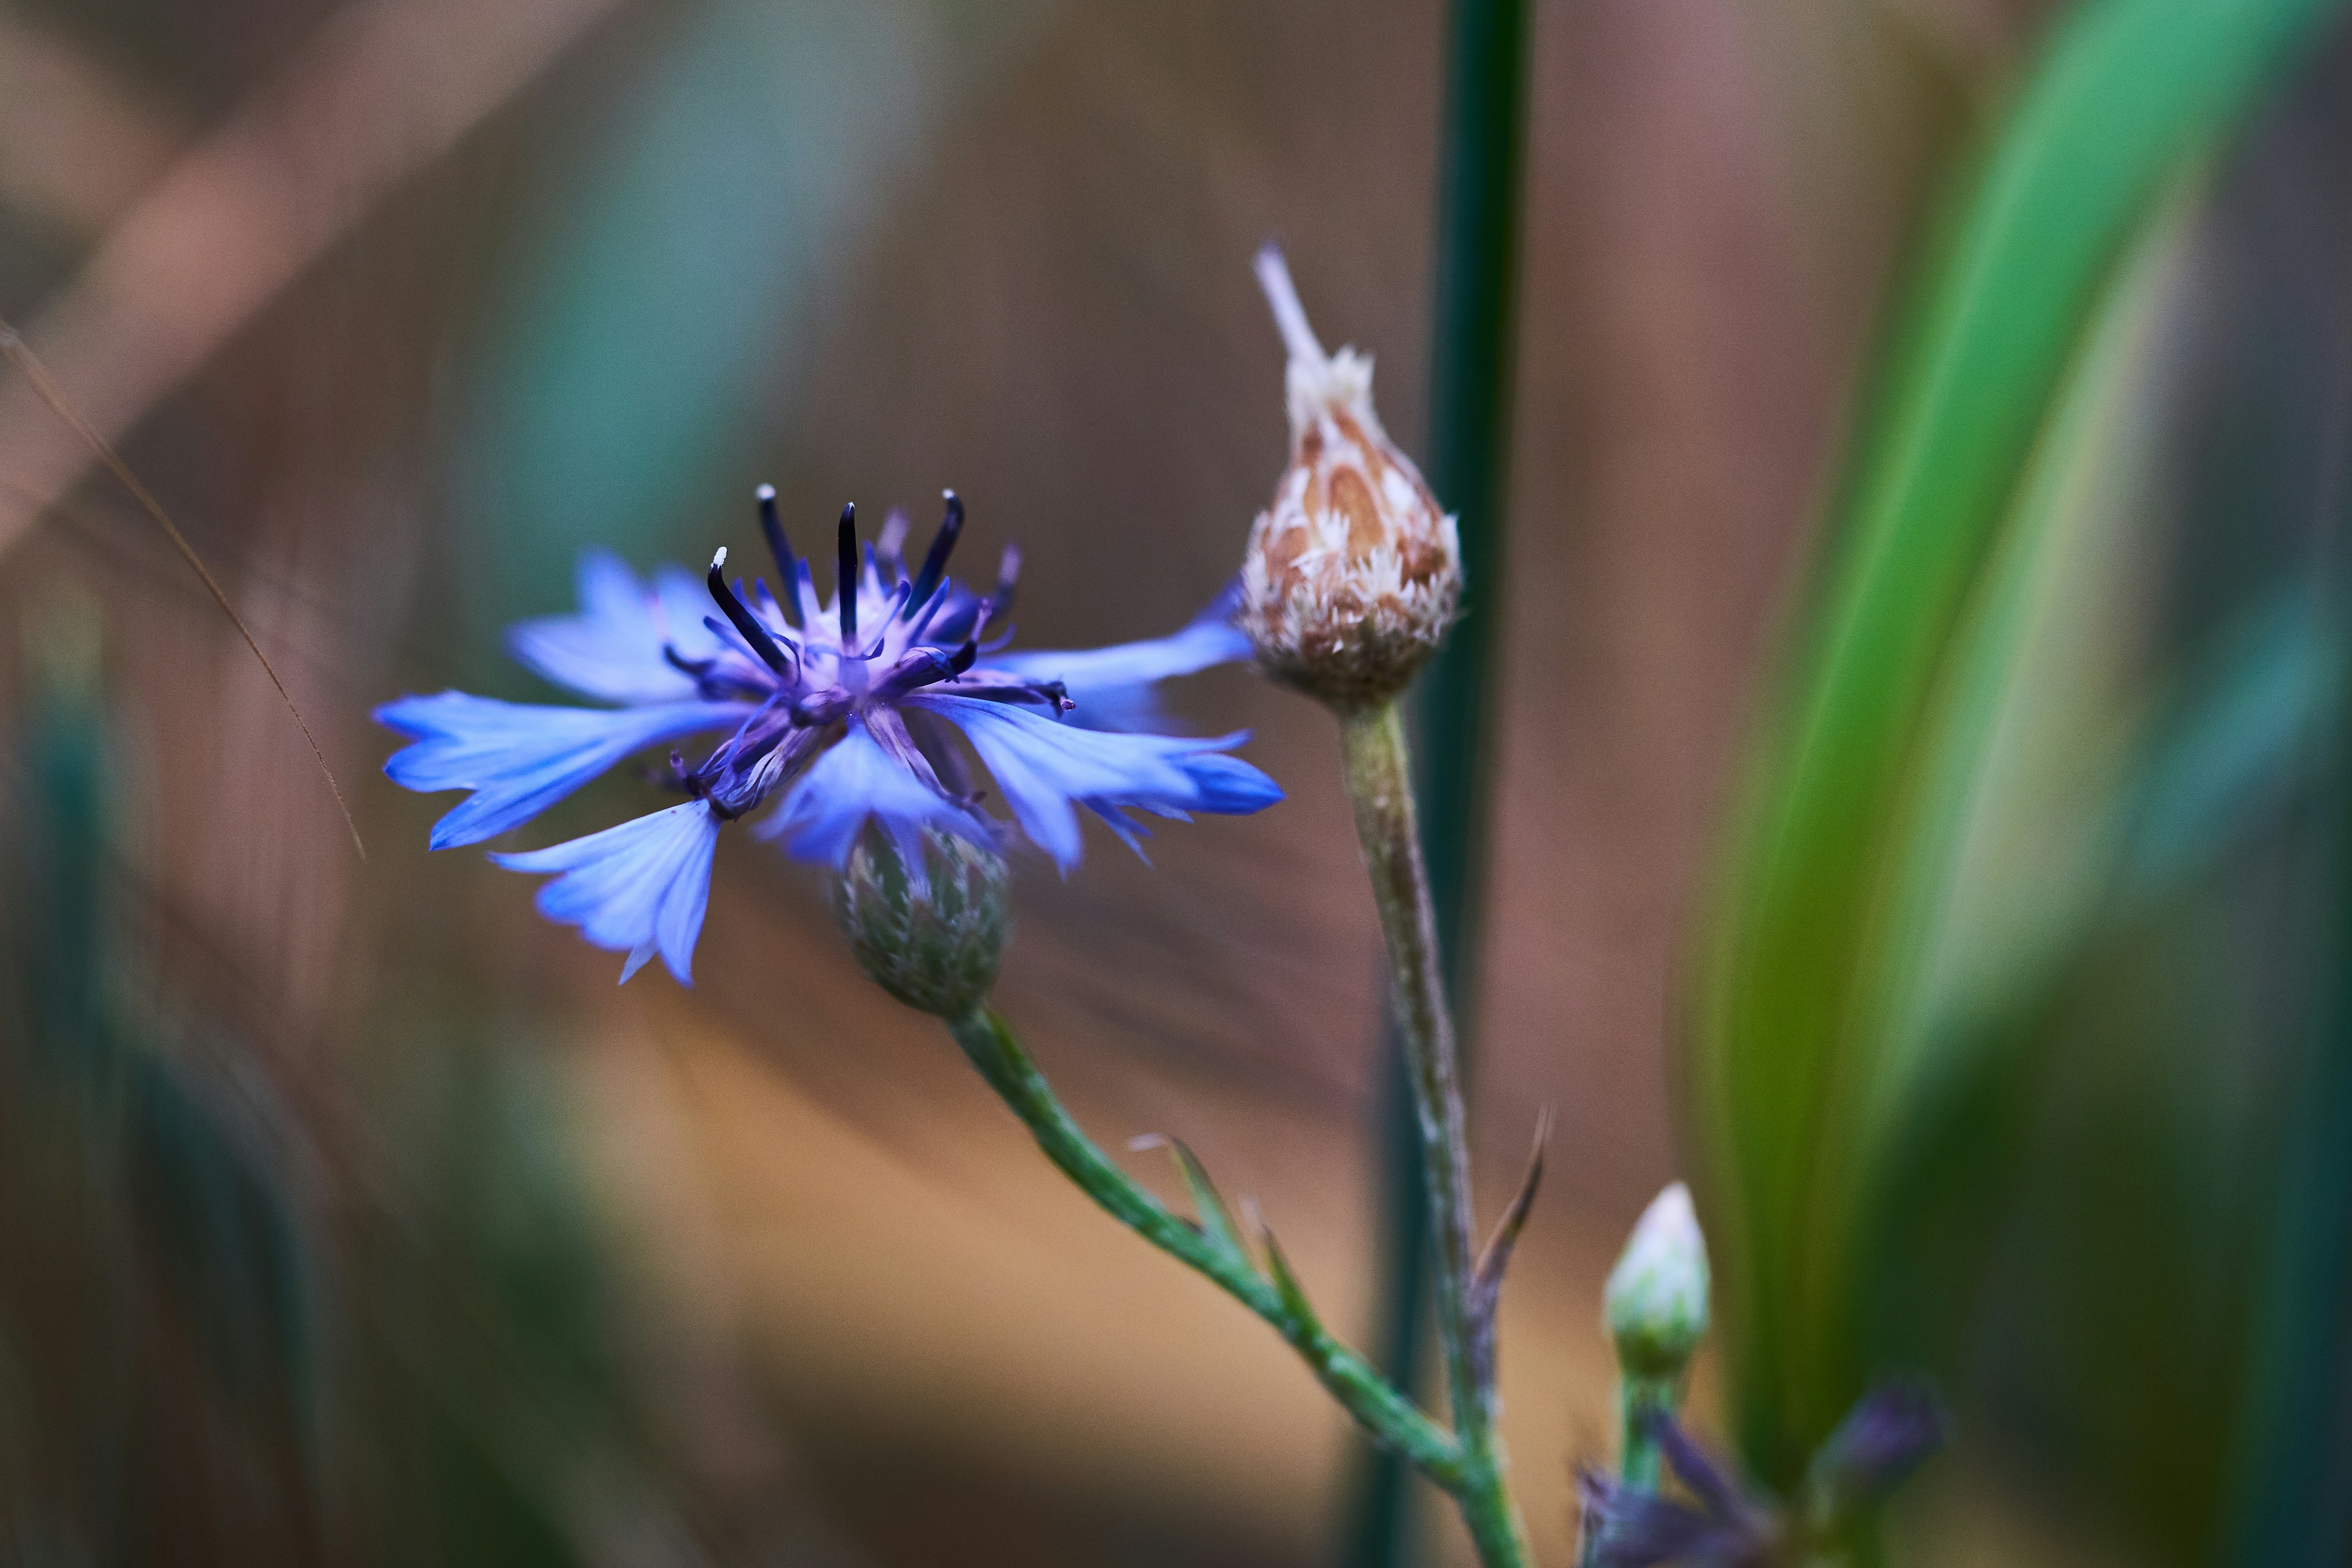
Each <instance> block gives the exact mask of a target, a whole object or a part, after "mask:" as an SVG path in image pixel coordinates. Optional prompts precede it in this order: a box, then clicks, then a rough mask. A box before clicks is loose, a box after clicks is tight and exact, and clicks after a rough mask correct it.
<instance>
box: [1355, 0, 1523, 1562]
mask: <svg viewBox="0 0 2352 1568" xmlns="http://www.w3.org/2000/svg"><path fill="white" fill-rule="evenodd" d="M1527 76H1528V3H1527V0H1455V4H1454V7H1453V18H1452V22H1451V36H1450V42H1449V47H1448V54H1447V64H1446V82H1445V106H1444V116H1445V120H1444V147H1443V149H1442V151H1441V154H1440V157H1441V162H1440V165H1439V180H1440V186H1439V191H1438V203H1437V206H1438V220H1437V221H1438V228H1437V262H1436V268H1437V286H1436V300H1435V306H1436V309H1435V326H1434V331H1433V333H1432V341H1431V345H1430V362H1431V392H1430V414H1429V421H1430V430H1429V445H1428V452H1429V468H1428V472H1429V480H1430V484H1431V487H1432V488H1433V489H1434V490H1435V492H1436V494H1437V498H1438V501H1439V504H1440V505H1442V506H1444V507H1447V508H1450V509H1451V510H1453V511H1454V513H1455V515H1456V516H1457V517H1458V518H1459V520H1460V528H1461V538H1462V565H1463V574H1464V577H1465V580H1466V581H1467V583H1468V584H1469V592H1470V595H1471V598H1470V601H1469V604H1468V606H1467V609H1466V613H1465V616H1464V617H1463V620H1462V624H1461V625H1459V626H1456V627H1454V632H1453V635H1452V636H1451V637H1449V638H1448V639H1447V641H1446V644H1445V646H1444V648H1443V649H1442V650H1440V652H1439V653H1438V655H1437V658H1436V659H1435V660H1434V661H1433V663H1432V664H1431V665H1430V667H1429V668H1428V669H1427V670H1426V671H1424V672H1423V675H1422V677H1421V682H1420V685H1419V687H1418V697H1417V700H1416V707H1417V712H1416V714H1415V719H1416V727H1417V730H1418V732H1419V736H1420V746H1419V751H1420V755H1421V770H1420V777H1419V779H1418V781H1417V782H1418V784H1419V796H1420V816H1421V822H1422V849H1423V856H1424V858H1426V861H1427V864H1428V872H1429V881H1430V890H1431V895H1432V898H1433V902H1434V905H1435V911H1436V921H1437V937H1438V943H1439V948H1440V952H1441V953H1442V954H1443V962H1444V979H1445V986H1446V993H1447V994H1448V995H1450V996H1451V997H1452V998H1453V999H1454V1013H1455V1024H1456V1030H1455V1033H1456V1036H1457V1037H1458V1038H1459V1039H1460V1040H1461V1042H1462V1046H1463V1058H1464V1065H1465V1068H1466V1067H1467V1064H1468V1058H1469V1054H1470V1052H1469V1047H1470V1044H1471V1042H1472V1040H1473V1038H1474V1034H1473V1030H1472V1028H1471V1022H1472V1019H1471V1011H1470V1004H1469V1001H1468V998H1469V997H1471V996H1472V995H1473V994H1474V992H1473V982H1474V980H1475V976H1476V973H1477V963H1476V950H1477V945H1478V931H1477V925H1476V919H1475V910H1476V907H1477V902H1478V897H1477V895H1478V892H1479V889H1480V886H1481V882H1482V878H1481V875H1480V872H1481V868H1482V867H1483V864H1484V861H1485V853H1486V787H1485V781H1486V754H1487V750H1488V747H1487V742H1486V731H1487V723H1486V717H1487V714H1488V712H1489V710H1490V708H1491V704H1492V701H1493V691H1492V682H1491V681H1490V680H1489V679H1488V674H1489V670H1490V668H1491V666H1492V664H1493V649H1494V645H1495V640H1496V637H1497V635H1498V634H1499V632H1500V629H1501V621H1502V616H1501V603H1500V601H1501V585H1502V582H1503V575H1502V572H1501V565H1502V556H1503V493H1504V479H1505V473H1506V468H1507V462H1508V455H1509V440H1508V436H1509V428H1508V425H1509V421H1508V415H1509V406H1510V399H1509V394H1510V375H1511V353H1510V321H1511V310H1512V302H1513V296H1514V292H1515V289H1514V284H1515V280H1516V278H1517V262H1518V235H1519V191H1520V183H1521V182H1520V164H1521V161H1522V159H1521V150H1522V148H1523V146H1524V143H1525V141H1526V134H1525V133H1526V121H1527ZM1381 1054H1382V1056H1383V1058H1384V1059H1385V1062H1386V1067H1385V1069H1384V1071H1383V1074H1382V1094H1381V1106H1382V1110H1381V1262H1380V1273H1381V1278H1380V1285H1379V1299H1378V1302H1377V1311H1376V1316H1375V1320H1374V1325H1373V1339H1372V1344H1373V1350H1374V1354H1375V1356H1376V1357H1377V1359H1378V1361H1379V1364H1380V1365H1381V1368H1382V1369H1383V1370H1384V1371H1385V1372H1387V1373H1388V1374H1389V1377H1390V1379H1391V1382H1393V1383H1395V1384H1397V1385H1398V1386H1400V1387H1408V1388H1409V1387H1411V1386H1412V1384H1413V1382H1414V1380H1415V1378H1416V1375H1417V1373H1418V1372H1419V1369H1420V1363H1421V1362H1422V1359H1423V1325H1424V1323H1425V1321H1426V1318H1427V1311H1428V1294H1429V1200H1428V1194H1427V1191H1426V1187H1425V1184H1424V1183H1423V1179H1422V1165H1421V1131H1420V1128H1419V1125H1418V1122H1417V1119H1416V1117H1415V1113H1414V1110H1413V1097H1412V1086H1411V1080H1410V1076H1409V1073H1408V1070H1407V1067H1406V1062H1405V1055H1404V1049H1403V1043H1402V1038H1401V1037H1400V1036H1399V1034H1398V1032H1397V1030H1396V1028H1395V1026H1394V1025H1393V1023H1391V1026H1390V1027H1389V1029H1388V1031H1387V1033H1386V1036H1385V1038H1384V1044H1383V1048H1382V1053H1381ZM1406 1476H1407V1472H1406V1468H1405V1466H1404V1464H1403V1462H1402V1459H1400V1458H1398V1457H1397V1456H1396V1455H1393V1454H1374V1455H1372V1456H1371V1457H1370V1461H1369V1463H1368V1465H1367V1467H1366V1469H1365V1472H1364V1475H1363V1477H1362V1479H1361V1480H1360V1486H1359V1490H1358V1494H1357V1497H1356V1500H1355V1502H1354V1505H1353V1506H1354V1510H1355V1512H1354V1518H1353V1519H1352V1520H1351V1521H1350V1522H1349V1534H1348V1542H1347V1556H1346V1559H1345V1560H1346V1562H1347V1563H1349V1564H1350V1565H1351V1568H1397V1565H1399V1564H1402V1563H1405V1562H1406V1561H1408V1559H1409V1556H1410V1552H1409V1543H1410V1542H1411V1540H1412V1523H1411V1510H1410V1507H1409V1503H1410V1500H1411V1497H1410V1493H1409V1491H1408V1489H1407V1484H1406Z"/></svg>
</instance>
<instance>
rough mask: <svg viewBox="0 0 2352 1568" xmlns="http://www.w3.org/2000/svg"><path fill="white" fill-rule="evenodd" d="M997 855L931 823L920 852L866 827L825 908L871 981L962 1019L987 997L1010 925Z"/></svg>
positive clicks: (946, 1015)
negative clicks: (904, 850)
mask: <svg viewBox="0 0 2352 1568" xmlns="http://www.w3.org/2000/svg"><path fill="white" fill-rule="evenodd" d="M1006 880H1007V878H1006V874H1005V868H1004V861H1003V859H1002V858H1000V857H998V856H997V855H995V854H994V853H992V852H991V851H989V850H986V849H982V848H980V847H976V846H974V845H972V844H971V843H970V842H969V841H967V840H965V839H962V838H958V837H950V836H949V835H947V834H944V833H941V832H940V831H938V830H937V829H936V828H926V829H924V830H923V835H922V843H921V847H920V858H917V859H912V860H908V859H902V858H900V856H899V853H898V848H897V847H895V846H894V845H893V844H892V842H891V841H890V840H889V839H888V838H887V837H883V836H881V835H879V834H877V833H871V832H869V833H867V834H866V835H865V836H864V837H862V838H860V839H859V840H858V843H857V847H856V848H855V849H853V850H851V851H850V855H849V864H848V865H847V866H845V867H844V868H843V869H842V872H841V875H840V876H839V877H838V878H836V879H835V881H834V885H833V910H834V913H835V915H836V916H838V917H839V919H840V921H841V929H842V931H843V932H844V933H845V935H847V937H848V938H849V945H850V947H851V948H852V949H853V950H854V951H855V952H856V954H857V962H858V963H859V964H860V965H861V966H863V967H864V969H865V971H866V975H867V977H868V978H869V979H871V980H872V981H873V982H874V984H877V985H879V986H880V987H882V989H883V990H885V991H887V992H888V993H890V994H891V995H893V996H895V997H897V998H898V1000H899V1001H901V1002H904V1003H905V1004H906V1005H908V1006H909V1007H913V1008H916V1009H918V1010H919V1011H921V1012H925V1013H933V1014H937V1015H938V1016H940V1017H942V1018H961V1017H962V1016H964V1015H965V1014H967V1013H969V1012H971V1010H972V1009H973V1008H974V1007H976V1006H978V1005H980V1004H981V1003H982V1002H984V1001H986V1000H987V999H988V994H989V992H990V991H991V990H992V988H993V987H994V986H995V984H996V970H997V965H998V964H999V963H1002V962H1003V957H1004V939H1005V936H1006V934H1007V933H1008V932H1009V931H1011V929H1012V918H1011V916H1010V914H1009V913H1008V911H1007V904H1006V899H1005V883H1006Z"/></svg>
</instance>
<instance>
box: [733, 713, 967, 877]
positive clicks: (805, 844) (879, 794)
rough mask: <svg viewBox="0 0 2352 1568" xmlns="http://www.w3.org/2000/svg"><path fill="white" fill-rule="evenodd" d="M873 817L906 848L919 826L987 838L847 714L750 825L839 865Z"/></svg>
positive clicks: (798, 851)
mask: <svg viewBox="0 0 2352 1568" xmlns="http://www.w3.org/2000/svg"><path fill="white" fill-rule="evenodd" d="M869 819H870V820H876V821H878V822H880V823H881V824H882V826H884V827H885V828H886V829H887V830H888V831H889V833H890V835H891V837H893V838H895V839H897V840H898V842H899V844H900V845H901V846H902V847H904V846H909V845H911V844H912V843H913V842H914V835H915V834H916V833H917V832H918V831H919V829H921V828H923V827H925V826H930V827H936V828H939V829H940V831H942V832H946V833H954V834H958V835H961V837H966V838H971V839H975V840H978V841H981V842H986V841H987V840H988V838H989V837H990V835H989V833H988V827H987V824H986V823H985V822H984V821H983V820H982V819H981V818H980V817H978V816H974V815H973V813H972V812H971V810H969V809H968V808H966V807H965V806H964V805H961V804H960V803H959V802H956V801H953V800H950V799H949V798H948V797H947V796H946V795H941V794H940V792H939V791H938V790H936V789H934V788H933V787H931V785H929V784H926V783H925V782H924V781H923V780H921V779H919V778H917V777H916V776H915V775H914V774H913V773H909V772H908V770H907V767H906V765H905V764H904V763H900V762H899V761H898V759H896V758H895V757H893V756H891V755H890V753H889V752H886V751H884V750H883V749H882V746H881V743H880V742H877V741H876V740H875V739H874V737H873V736H872V735H870V734H868V733H867V732H866V724H865V721H862V720H858V719H852V720H851V721H849V730H848V732H847V733H846V734H845V735H844V736H843V737H842V739H841V741H840V742H838V743H837V744H835V746H834V747H833V748H832V749H831V750H829V751H827V752H825V753H824V755H823V756H821V757H819V758H818V759H817V760H816V761H815V762H814V763H812V764H811V765H810V767H809V770H808V772H806V773H803V774H802V775H801V777H800V782H799V783H797V784H793V787H792V792H791V793H790V794H789V795H785V796H784V803H783V805H781V806H779V807H777V808H776V810H775V812H774V813H773V815H772V816H769V817H768V819H767V820H766V821H764V822H762V823H761V824H760V826H758V827H757V828H755V829H753V831H754V832H756V833H757V834H758V835H759V836H760V837H762V838H776V837H781V838H782V839H783V841H784V847H785V849H786V850H787V851H788V852H790V853H791V854H792V855H793V856H794V857H796V858H799V859H803V860H814V861H816V862H819V863H820V864H823V865H827V866H831V867H834V868H836V869H838V868H840V867H842V866H843V865H845V863H846V862H847V861H848V859H849V851H850V850H851V848H852V847H855V846H856V843H857V835H858V832H859V830H860V829H862V828H864V827H865V826H866V822H867V821H868V820H869Z"/></svg>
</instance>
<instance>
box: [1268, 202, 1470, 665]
mask: <svg viewBox="0 0 2352 1568" xmlns="http://www.w3.org/2000/svg"><path fill="white" fill-rule="evenodd" d="M1257 273H1258V281H1259V282H1260V284H1262V285H1263V286H1264V288H1265V295H1266V300H1267V302H1268V303H1269V304H1271V305H1272V306H1273V308H1274V317H1275V321H1276V325H1277V326H1279V327H1280V328H1281V330H1282V337H1283V342H1284V343H1285V345H1286V347H1287V348H1288V349H1289V352H1290V364H1289V369H1288V370H1287V372H1286V374H1285V376H1284V394H1285V401H1286V403H1287V405H1288V406H1289V411H1290V466H1289V467H1288V468H1285V469H1284V470H1283V474H1282V479H1281V482H1280V483H1279V484H1277V485H1276V487H1275V492H1274V501H1273V503H1272V504H1271V505H1270V506H1268V507H1267V508H1266V510H1264V511H1262V512H1260V513H1258V516H1257V521H1256V523H1255V525H1254V526H1253V527H1252V528H1251V530H1250V542H1249V554H1248V557H1247V560H1246V563H1245V564H1244V567H1243V569H1242V587H1243V603H1242V615H1241V623H1242V626H1243V629H1244V630H1245V631H1247V632H1248V633H1249V636H1250V641H1251V643H1252V645H1253V646H1254V647H1255V650H1256V653H1257V662H1258V667H1259V668H1261V669H1263V670H1265V672H1266V673H1267V674H1268V675H1270V676H1272V677H1274V678H1275V679H1277V680H1280V681H1282V682H1283V683H1284V684H1286V685H1288V686H1293V687H1296V688H1297V689H1299V690H1301V691H1304V692H1306V693H1307V695H1308V696H1310V697H1313V698H1315V699H1317V700H1319V701H1321V702H1324V703H1326V704H1328V705H1329V706H1332V707H1335V708H1343V709H1344V708H1360V707H1370V706H1373V705H1376V704H1378V703H1380V702H1382V701H1385V700H1388V699H1389V698H1391V697H1392V696H1394V695H1395V694H1396V693H1397V692H1399V691H1402V689H1404V686H1405V683H1406V682H1407V681H1409V680H1411V679H1412V677H1413V674H1414V672H1415V671H1417V670H1419V669H1420V668H1421V667H1422V665H1423V663H1425V662H1426V661H1427V660H1428V658H1429V656H1430V655H1431V654H1433V653H1434V652H1435V651H1436V650H1437V646H1438V644H1439V643H1441V642H1443V641H1444V637H1445V629H1446V627H1448V626H1451V625H1452V624H1453V623H1454V615H1455V612H1456V610H1457V609H1458V607H1459V605H1460V603H1461V598H1462V543H1461V540H1460V537H1459V535H1458V534H1457V532H1456V531H1455V528H1454V519H1453V518H1452V517H1450V516H1448V515H1447V514H1446V513H1444V511H1442V510H1439V508H1438V504H1437V499H1436V497H1434V496H1433V495H1431V494H1430V491H1429V487H1428V486H1427V485H1426V484H1424V483H1423V481H1422V478H1421V471H1420V470H1419V469H1418V468H1414V467H1413V465H1412V459H1411V458H1407V457H1406V456H1405V455H1404V454H1403V453H1402V452H1401V451H1399V450H1398V449H1397V448H1396V446H1395V444H1394V443H1392V442H1391V441H1390V440H1389V438H1388V436H1387V433H1386V432H1385V431H1383V430H1382V429H1381V421H1380V416H1379V415H1378V414H1376V413H1374V412H1373V409H1372V363H1371V361H1370V360H1369V359H1366V358H1364V357H1363V356H1362V355H1360V354H1359V353H1356V352H1355V351H1354V350H1353V349H1341V350H1340V351H1339V353H1337V354H1326V353H1324V352H1323V345H1322V344H1321V343H1320V342H1318V341H1317V339H1316V337H1315V332H1314V329H1313V328H1311V327H1310V326H1308V325H1307V312H1306V310H1304V309H1303V308H1302V307H1301V306H1300V305H1299V302H1298V294H1297V289H1294V288H1293V287H1292V286H1291V281H1290V271H1289V268H1286V266H1284V264H1283V260H1282V253H1281V252H1280V251H1278V250H1276V248H1275V247H1272V246H1270V245H1269V246H1267V247H1265V249H1264V250H1261V251H1259V252H1258V256H1257Z"/></svg>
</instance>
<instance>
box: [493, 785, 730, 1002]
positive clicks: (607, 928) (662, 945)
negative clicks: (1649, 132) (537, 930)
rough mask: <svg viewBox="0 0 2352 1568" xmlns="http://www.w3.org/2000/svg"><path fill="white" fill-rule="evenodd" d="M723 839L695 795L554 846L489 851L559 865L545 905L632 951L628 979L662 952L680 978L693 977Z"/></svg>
mask: <svg viewBox="0 0 2352 1568" xmlns="http://www.w3.org/2000/svg"><path fill="white" fill-rule="evenodd" d="M718 843H719V818H718V816H717V815H716V814H714V813H713V812H712V811H711V809H710V807H709V805H705V804H704V803H703V802H701V801H698V800H689V801H688V802H687V803H686V804H685V805H673V806H671V807H670V808H669V809H668V810H667V811H656V812H655V813H654V814H653V815H652V816H640V817H638V818H637V819H636V820H635V821H634V822H625V823H623V824H621V825H620V826H618V827H608V828H606V829H604V832H602V833H592V834H590V835H588V837H585V838H574V839H572V840H571V841H570V842H569V843H565V844H558V845H556V846H554V847H551V848H547V849H533V850H530V851H529V852H528V853H525V854H521V855H492V856H491V857H490V858H491V859H493V860H495V861H497V862H498V863H499V865H501V866H504V867H506V868H508V869H509V870H511V871H555V872H560V873H561V875H559V876H558V877H557V878H556V879H555V880H553V881H552V882H550V883H548V884H547V885H546V886H545V887H543V888H541V889H540V890H539V912H540V913H541V914H543V915H545V916H546V917H547V918H548V919H549V920H551V921H561V922H562V923H563V924H565V925H576V926H578V927H579V928H580V934H581V935H582V936H584V937H586V938H587V939H588V940H589V941H590V942H594V943H595V944H596V945H597V946H598V947H602V948H606V949H609V950H611V951H613V952H626V953H627V954H628V955H629V961H628V963H626V964H625V965H624V966H623V967H622V970H621V981H622V984H627V983H628V979H629V976H630V975H632V974H635V973H636V972H637V970H638V969H639V967H641V966H642V965H643V964H644V963H645V962H646V960H647V959H649V958H651V957H652V956H653V955H654V954H655V953H656V952H659V953H660V954H661V956H662V963H664V964H666V965H667V966H668V969H669V972H670V973H672V974H675V975H677V982H678V984H681V985H691V984H694V979H693V974H692V965H693V962H694V943H695V939H696V938H698V937H699V936H700V935H701V934H702V914H703V910H705V909H706V908H707V907H708V906H709V902H710V857H711V851H712V850H713V849H714V848H715V847H717V845H718Z"/></svg>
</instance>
